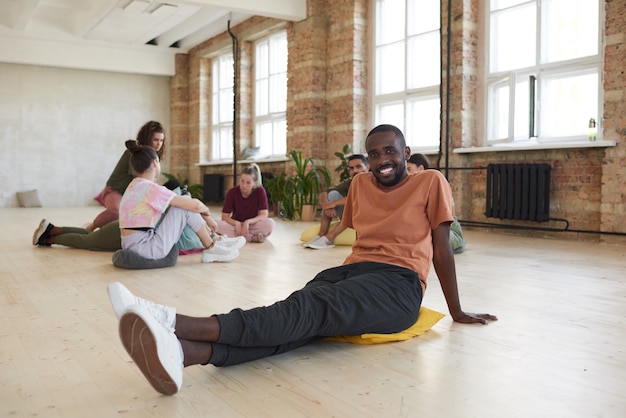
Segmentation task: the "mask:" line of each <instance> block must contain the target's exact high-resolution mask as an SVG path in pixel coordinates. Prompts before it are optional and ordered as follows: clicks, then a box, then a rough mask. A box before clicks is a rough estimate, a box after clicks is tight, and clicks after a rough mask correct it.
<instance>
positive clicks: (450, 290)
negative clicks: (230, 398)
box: [109, 125, 497, 395]
mask: <svg viewBox="0 0 626 418" xmlns="http://www.w3.org/2000/svg"><path fill="white" fill-rule="evenodd" d="M365 148H366V150H367V155H368V157H369V162H370V172H369V173H363V174H360V175H358V176H355V178H354V180H353V182H352V185H351V187H350V191H349V193H348V198H347V200H346V204H345V208H344V214H343V217H342V225H344V226H346V227H352V228H354V229H355V230H356V232H357V240H356V241H355V243H354V245H353V247H352V253H351V254H350V255H349V256H348V257H347V258H346V260H345V261H344V264H343V265H341V266H339V267H334V268H330V269H327V270H324V271H322V272H320V273H319V274H317V275H316V276H315V278H313V280H311V281H310V282H309V283H307V284H306V285H305V286H304V287H303V288H302V289H300V290H298V291H295V292H293V293H292V294H291V295H290V296H289V297H287V298H286V299H285V300H282V301H279V302H276V303H275V304H273V305H271V306H264V307H258V308H253V309H247V310H244V309H234V310H232V311H231V312H230V313H227V314H218V315H213V316H210V317H202V318H200V317H190V316H185V315H181V314H176V313H175V309H174V308H173V307H167V306H163V305H159V304H156V303H154V302H150V301H146V300H144V299H141V298H139V297H137V296H135V295H133V294H132V293H130V292H129V291H128V290H127V289H126V288H125V287H124V286H123V285H121V284H120V283H112V284H111V285H109V297H110V298H111V302H112V304H113V307H114V310H115V313H116V314H117V316H118V317H119V318H120V321H119V333H120V338H121V340H122V343H123V345H124V347H125V348H126V350H127V351H128V353H129V354H130V356H131V357H132V358H133V360H134V361H135V363H136V364H137V366H138V367H139V368H140V370H141V371H142V372H143V374H144V376H145V377H146V378H147V379H148V381H149V382H150V384H151V385H152V386H153V387H154V388H155V389H156V390H157V391H159V392H161V393H164V394H169V395H172V394H174V393H176V392H178V390H180V388H181V386H182V370H183V367H186V366H190V365H194V364H203V365H204V364H212V365H214V366H229V365H233V364H238V363H243V362H246V361H251V360H255V359H259V358H262V357H267V356H271V355H275V354H280V353H284V352H286V351H289V350H293V349H295V348H298V347H301V346H303V345H306V344H308V343H310V342H312V341H315V340H318V339H321V338H324V337H329V336H335V335H359V334H364V333H378V334H391V333H396V332H400V331H403V330H405V329H407V328H409V327H410V326H411V325H413V324H414V323H415V322H416V321H417V317H418V314H419V309H420V305H421V303H422V297H423V294H424V291H425V290H426V278H427V277H428V271H429V267H430V263H431V261H432V262H433V264H434V266H435V270H436V272H437V276H438V277H439V280H440V282H441V288H442V290H443V293H444V296H445V298H446V302H447V304H448V309H449V311H450V315H451V316H452V319H454V321H457V322H462V323H468V324H471V323H481V324H486V323H487V322H488V321H490V320H496V319H497V318H496V317H495V316H494V315H490V314H473V313H467V312H464V311H463V310H462V309H461V303H460V301H459V295H458V290H457V280H456V272H455V267H454V257H453V255H452V249H451V248H450V245H449V244H448V237H449V233H450V223H451V222H452V219H453V214H452V208H451V204H450V202H451V190H450V186H449V184H448V182H447V180H446V179H445V177H443V175H441V173H439V172H438V171H434V170H433V171H432V172H427V173H423V174H421V175H419V176H409V175H408V172H407V168H406V161H407V159H408V158H409V152H410V150H409V148H408V147H407V146H406V143H405V140H404V135H403V134H402V132H401V131H400V130H399V129H398V128H396V127H395V126H392V125H380V126H377V127H376V128H374V129H373V130H372V131H370V133H369V134H368V136H367V139H366V141H365ZM174 328H175V331H174Z"/></svg>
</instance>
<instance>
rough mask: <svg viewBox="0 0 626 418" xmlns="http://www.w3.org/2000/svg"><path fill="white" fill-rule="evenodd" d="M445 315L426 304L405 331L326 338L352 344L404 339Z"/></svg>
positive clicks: (431, 325) (423, 329) (418, 333)
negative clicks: (415, 320) (414, 321)
mask: <svg viewBox="0 0 626 418" xmlns="http://www.w3.org/2000/svg"><path fill="white" fill-rule="evenodd" d="M444 316H445V315H444V314H442V313H441V312H437V311H433V310H432V309H429V308H427V307H425V306H422V307H421V308H420V314H419V316H418V317H417V322H416V323H415V324H413V325H411V326H410V327H409V328H407V329H405V330H404V331H400V332H396V333H395V334H361V335H339V336H337V337H327V338H324V339H325V340H326V341H337V342H340V343H352V344H380V343H388V342H392V341H404V340H408V339H409V338H413V337H417V336H418V335H422V334H423V333H425V332H426V331H428V330H429V329H431V328H432V327H433V326H434V325H435V324H436V323H437V322H439V320H440V319H441V318H443V317H444Z"/></svg>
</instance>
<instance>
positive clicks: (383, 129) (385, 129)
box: [365, 124, 406, 147]
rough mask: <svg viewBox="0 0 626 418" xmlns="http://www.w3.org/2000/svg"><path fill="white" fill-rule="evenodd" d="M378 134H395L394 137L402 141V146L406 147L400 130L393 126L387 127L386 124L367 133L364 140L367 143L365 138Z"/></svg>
mask: <svg viewBox="0 0 626 418" xmlns="http://www.w3.org/2000/svg"><path fill="white" fill-rule="evenodd" d="M379 132H393V133H394V134H396V137H397V138H399V139H400V140H401V141H402V146H403V147H406V140H405V139H404V134H403V133H402V131H401V130H400V129H398V128H397V127H395V126H393V125H387V124H382V125H378V126H377V127H375V128H374V129H372V130H371V131H369V133H368V134H367V137H366V139H365V140H366V141H367V138H369V137H370V136H371V135H373V134H376V133H379Z"/></svg>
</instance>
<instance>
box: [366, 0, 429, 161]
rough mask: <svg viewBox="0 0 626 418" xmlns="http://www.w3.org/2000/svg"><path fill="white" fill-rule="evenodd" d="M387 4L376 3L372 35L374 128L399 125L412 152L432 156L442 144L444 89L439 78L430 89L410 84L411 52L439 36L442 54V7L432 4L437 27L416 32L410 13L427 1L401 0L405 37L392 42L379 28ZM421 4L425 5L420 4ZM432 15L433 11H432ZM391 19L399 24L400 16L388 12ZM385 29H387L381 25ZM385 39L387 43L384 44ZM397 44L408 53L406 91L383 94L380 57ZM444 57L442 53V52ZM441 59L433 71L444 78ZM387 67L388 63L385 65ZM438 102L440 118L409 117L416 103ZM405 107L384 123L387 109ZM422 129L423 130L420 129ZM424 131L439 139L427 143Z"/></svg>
mask: <svg viewBox="0 0 626 418" xmlns="http://www.w3.org/2000/svg"><path fill="white" fill-rule="evenodd" d="M383 1H385V0H372V10H374V13H373V22H372V23H373V24H372V27H373V31H372V38H371V39H372V57H373V59H372V61H373V63H372V73H373V77H372V81H371V84H370V88H371V91H372V94H371V103H372V112H373V115H372V117H373V120H374V125H378V124H380V123H390V124H393V125H396V126H397V127H398V128H399V129H400V130H402V131H403V132H404V135H405V138H406V141H407V145H408V146H409V147H411V149H412V151H415V152H429V151H432V150H435V149H437V148H438V147H439V144H440V140H441V97H440V85H441V76H439V77H438V78H437V83H436V84H432V85H426V86H419V87H410V86H409V82H410V79H411V71H410V70H411V64H412V62H411V60H410V57H411V56H412V55H411V54H410V51H409V47H410V45H411V44H412V43H413V42H415V41H418V40H419V38H426V37H428V36H430V35H433V34H435V33H436V36H435V39H436V40H437V48H436V50H437V51H441V45H440V42H441V35H440V26H441V16H440V13H441V6H440V2H439V1H438V0H431V1H432V3H433V10H435V9H436V12H437V16H439V21H438V22H437V24H436V25H433V26H431V27H428V28H424V30H423V31H417V30H415V26H414V25H413V26H411V25H409V23H411V22H410V16H409V13H410V11H411V10H413V9H412V7H417V5H418V3H420V2H421V1H424V0H398V1H403V2H404V35H403V37H401V38H398V37H397V36H396V37H391V39H387V36H385V35H382V34H381V33H380V27H379V15H381V16H383V18H384V16H385V11H384V10H381V9H380V8H379V7H382V2H383ZM435 3H436V4H435ZM420 4H421V3H420ZM431 12H432V10H431ZM387 15H388V16H389V17H388V18H387V19H389V20H391V21H393V22H395V21H397V20H398V19H397V16H396V14H395V13H390V12H388V14H387ZM416 19H417V18H416ZM380 26H383V25H380ZM383 39H385V42H383ZM397 43H402V47H403V49H404V56H403V57H402V60H403V67H404V69H403V86H404V88H403V89H401V90H398V91H393V92H386V93H379V87H380V85H381V81H382V80H381V77H382V76H381V74H380V73H381V72H382V70H381V69H380V65H381V61H383V60H382V59H381V58H380V56H379V53H380V51H381V50H382V49H383V48H384V47H389V46H392V45H394V44H397ZM439 55H440V52H439ZM439 55H438V56H437V57H436V59H435V60H434V61H435V62H436V64H435V65H436V66H437V69H436V70H435V69H432V68H430V69H429V70H430V71H436V72H437V74H439V75H440V74H441V58H440V56H439ZM427 62H430V63H432V62H433V60H432V59H431V60H427ZM382 64H384V62H383V63H382ZM434 98H436V101H438V102H439V103H438V108H437V110H436V114H437V117H436V118H435V119H434V120H433V118H432V117H426V116H425V117H423V118H415V117H412V116H411V115H409V111H410V109H411V107H412V105H413V104H414V103H417V102H419V101H422V100H433V99H434ZM394 104H396V105H401V106H402V115H401V116H397V117H396V118H393V120H382V115H381V114H382V113H383V110H384V107H385V106H390V105H394ZM424 124H425V125H428V126H427V127H426V129H424V128H423V127H424ZM430 125H432V126H430ZM420 126H421V127H422V128H420ZM424 130H426V131H428V132H437V135H436V137H433V138H430V140H429V141H422V140H423V139H424V135H423V132H424Z"/></svg>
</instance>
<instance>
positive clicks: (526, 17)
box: [489, 4, 537, 72]
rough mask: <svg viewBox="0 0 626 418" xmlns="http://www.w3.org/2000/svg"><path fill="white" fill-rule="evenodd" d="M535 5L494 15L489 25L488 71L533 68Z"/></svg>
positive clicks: (534, 53) (534, 56)
mask: <svg viewBox="0 0 626 418" xmlns="http://www.w3.org/2000/svg"><path fill="white" fill-rule="evenodd" d="M536 19H537V18H536V6H535V4H526V5H524V6H519V7H516V8H513V9H507V10H504V11H501V12H495V13H492V15H491V26H490V54H491V55H490V66H489V67H490V71H491V72H500V71H507V70H512V69H517V68H525V67H530V66H532V65H535V62H536V38H535V36H536V35H535V34H536V27H537V25H536Z"/></svg>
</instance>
